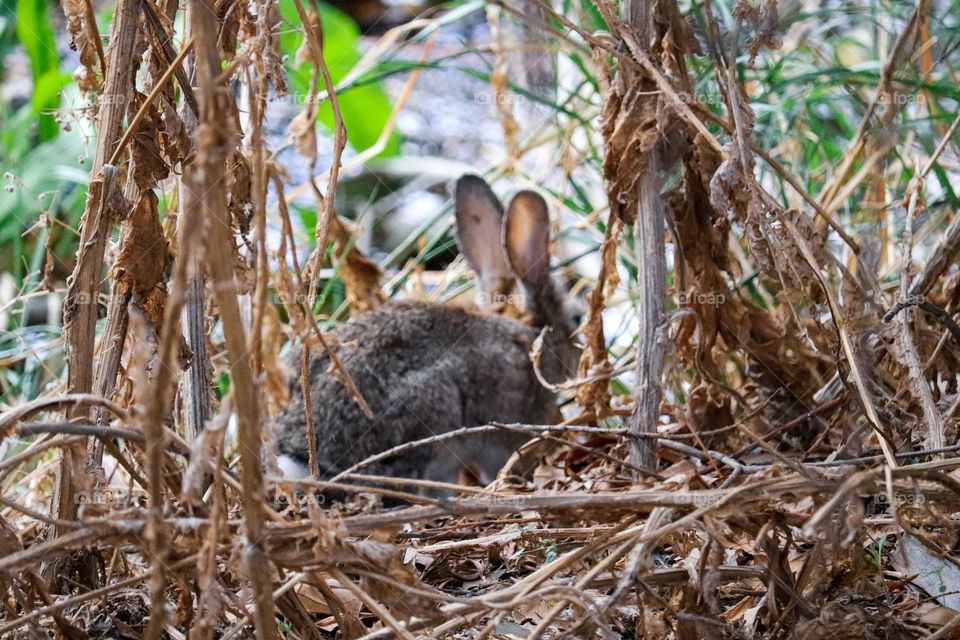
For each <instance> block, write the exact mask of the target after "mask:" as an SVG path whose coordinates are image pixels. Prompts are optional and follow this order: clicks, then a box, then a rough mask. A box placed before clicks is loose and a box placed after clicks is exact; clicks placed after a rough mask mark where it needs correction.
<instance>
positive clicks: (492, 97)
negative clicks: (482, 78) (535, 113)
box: [473, 93, 528, 107]
mask: <svg viewBox="0 0 960 640" xmlns="http://www.w3.org/2000/svg"><path fill="white" fill-rule="evenodd" d="M473 99H474V102H476V103H477V104H495V105H498V106H501V107H504V106H507V107H509V106H512V105H515V104H525V103H526V102H528V100H527V97H526V96H522V95H519V94H516V93H478V94H476V95H475V96H474V98H473Z"/></svg>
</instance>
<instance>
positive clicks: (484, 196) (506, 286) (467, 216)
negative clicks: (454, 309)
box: [456, 175, 513, 296]
mask: <svg viewBox="0 0 960 640" xmlns="http://www.w3.org/2000/svg"><path fill="white" fill-rule="evenodd" d="M456 219H457V245H459V247H460V253H462V254H463V255H464V257H465V258H466V259H467V263H468V264H469V265H470V267H471V268H472V269H473V270H474V272H476V274H477V277H478V278H479V279H480V289H481V290H482V292H483V294H484V295H486V296H492V295H494V294H497V293H508V292H509V291H510V289H511V288H512V287H513V275H512V273H511V271H510V266H509V265H508V264H507V260H506V257H505V256H504V255H503V244H502V243H501V239H500V234H501V230H502V229H503V205H502V204H500V200H498V199H497V196H496V195H495V194H494V193H493V190H492V189H490V186H489V185H488V184H487V183H486V182H485V181H484V180H483V178H481V177H479V176H475V175H465V176H463V177H461V178H460V179H459V180H457V187H456Z"/></svg>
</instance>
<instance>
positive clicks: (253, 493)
mask: <svg viewBox="0 0 960 640" xmlns="http://www.w3.org/2000/svg"><path fill="white" fill-rule="evenodd" d="M190 6H191V17H192V22H191V29H192V36H193V37H194V38H196V46H195V48H196V58H197V69H196V70H197V92H198V102H199V107H200V121H199V124H198V127H197V140H198V144H197V158H196V161H195V163H194V165H193V166H192V167H191V168H190V169H191V171H190V172H189V173H188V175H187V178H186V179H185V180H184V184H185V186H186V189H185V191H186V193H187V194H189V197H190V198H193V199H194V200H193V202H192V203H191V204H188V205H187V207H186V208H187V210H188V211H189V210H190V209H191V208H192V207H196V211H197V212H198V213H199V214H202V216H201V218H200V219H202V220H204V221H205V226H206V229H205V231H206V233H205V234H204V240H205V243H206V249H207V253H206V256H207V258H208V267H209V272H210V276H211V280H212V282H211V285H212V287H213V293H214V297H215V298H216V301H217V307H218V308H219V310H220V318H221V320H222V322H223V333H224V339H225V342H226V349H227V358H228V360H229V363H230V380H231V386H232V389H233V398H234V401H235V403H236V407H237V421H238V423H239V432H238V448H239V451H240V464H241V468H242V475H241V485H242V487H243V511H244V518H245V524H246V541H245V542H246V547H245V549H244V552H243V567H244V571H245V573H246V576H247V578H248V579H249V580H250V584H251V587H252V589H253V600H254V610H255V613H256V616H255V622H256V624H255V627H256V632H257V638H258V639H260V640H272V638H274V637H276V628H275V625H274V624H273V611H274V602H273V595H272V589H271V586H270V579H271V575H272V571H271V570H270V562H269V560H268V558H267V557H266V555H265V554H264V552H263V548H262V547H263V533H264V522H263V509H264V501H265V493H264V488H263V471H262V469H261V463H260V446H261V445H260V408H259V406H258V401H257V398H258V394H257V391H256V388H255V385H254V381H253V371H252V368H251V363H250V354H249V345H248V343H247V338H246V333H245V331H244V327H243V322H242V320H241V319H240V309H239V305H238V302H237V288H236V283H235V280H234V274H233V251H232V250H229V248H231V247H233V246H234V240H233V237H232V226H231V220H230V214H229V210H228V209H227V206H226V193H225V184H224V172H225V161H226V157H227V152H228V149H229V145H230V144H231V142H232V137H231V134H232V132H231V131H229V129H228V128H226V127H224V124H223V120H222V115H223V114H224V113H228V112H229V109H228V108H227V107H226V103H227V101H229V100H232V96H231V95H230V94H229V93H228V92H227V90H226V89H225V88H223V87H221V86H219V85H218V84H217V83H216V78H217V76H218V75H219V72H220V53H219V49H218V44H217V33H218V29H217V25H218V20H217V14H216V10H215V8H214V5H213V2H212V1H211V0H192V2H191V4H190Z"/></svg>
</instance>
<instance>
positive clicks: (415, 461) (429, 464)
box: [275, 176, 579, 482]
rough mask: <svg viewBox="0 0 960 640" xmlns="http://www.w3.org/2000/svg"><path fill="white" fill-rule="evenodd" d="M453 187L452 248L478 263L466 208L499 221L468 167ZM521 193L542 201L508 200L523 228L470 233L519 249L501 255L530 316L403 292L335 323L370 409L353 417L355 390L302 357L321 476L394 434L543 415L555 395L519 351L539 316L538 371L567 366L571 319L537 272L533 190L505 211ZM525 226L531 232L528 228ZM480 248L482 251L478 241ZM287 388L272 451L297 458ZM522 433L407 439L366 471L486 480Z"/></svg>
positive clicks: (573, 353) (390, 443) (297, 407)
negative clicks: (417, 298) (421, 443)
mask: <svg viewBox="0 0 960 640" xmlns="http://www.w3.org/2000/svg"><path fill="white" fill-rule="evenodd" d="M457 191H458V198H457V201H458V211H457V219H458V222H459V224H458V236H459V238H458V239H459V241H460V244H461V249H462V250H463V249H464V248H465V246H466V250H465V253H466V254H467V258H468V261H469V262H470V263H471V265H472V266H474V268H475V269H484V268H486V267H485V266H484V265H482V264H481V265H477V264H475V262H476V261H475V260H473V259H471V258H472V257H473V258H476V254H477V252H476V251H475V250H473V249H475V248H476V246H478V240H481V239H478V238H476V237H471V238H469V239H467V238H466V236H467V235H469V234H471V233H475V232H474V231H473V229H475V228H477V227H475V226H474V225H473V224H472V223H471V222H469V220H468V215H467V214H471V213H472V214H478V215H479V218H481V219H482V218H485V217H489V216H494V215H495V216H497V222H498V224H497V227H496V228H497V229H499V217H500V216H502V215H503V214H502V211H503V210H502V207H500V206H499V203H498V202H497V201H496V199H495V197H494V196H493V194H492V192H491V191H490V190H489V187H487V186H486V183H483V181H482V180H480V179H479V178H476V177H474V176H465V177H464V178H461V180H460V181H459V182H458V185H457ZM484 191H485V193H484ZM465 195H468V196H469V197H463V196H465ZM521 197H522V198H525V199H526V200H527V204H530V203H534V204H535V205H536V206H540V205H541V204H542V207H543V209H542V211H541V210H537V211H533V212H532V213H530V214H529V216H528V215H527V214H528V212H526V211H524V212H520V213H517V214H516V215H514V213H513V211H511V213H510V214H508V216H514V217H513V219H514V220H520V221H522V222H523V223H524V224H519V225H515V226H518V227H523V231H514V229H512V228H511V225H510V224H509V223H508V224H507V225H506V226H507V234H508V237H505V238H504V239H503V240H501V238H493V239H491V238H485V239H482V240H483V241H484V242H486V243H496V246H497V247H500V246H502V245H501V242H503V241H505V242H506V243H507V245H508V250H507V251H506V254H507V255H510V256H511V262H512V261H513V259H514V254H516V253H524V252H526V254H525V255H519V256H518V257H516V260H517V261H518V262H521V263H524V264H522V265H519V266H518V265H517V264H511V266H512V267H513V269H514V270H515V271H517V272H518V273H521V272H522V277H520V278H519V280H520V282H521V284H522V285H523V289H524V291H525V296H524V297H525V300H526V305H527V308H528V311H529V312H530V316H531V318H533V320H534V322H533V326H531V325H527V324H524V323H522V322H520V321H518V320H514V319H512V318H507V317H499V316H493V315H481V314H479V313H472V312H469V311H466V310H463V309H459V308H455V307H447V306H442V305H438V304H433V303H427V302H411V301H404V302H390V303H387V304H385V305H383V306H382V307H380V308H378V309H376V310H374V311H370V312H367V313H364V314H361V315H358V316H356V317H354V318H352V319H351V320H350V321H349V322H347V323H345V324H343V325H342V326H340V327H339V328H338V329H337V330H336V331H335V336H336V339H337V343H338V345H337V347H336V349H337V354H338V356H339V357H340V359H341V360H342V361H343V363H344V365H345V366H346V368H347V370H348V371H349V372H350V374H351V375H352V376H353V378H354V380H355V381H356V383H357V386H358V387H359V389H360V390H361V392H362V393H363V396H364V398H365V399H366V401H367V403H368V404H369V406H370V408H371V409H372V411H373V415H374V418H373V419H372V420H371V419H369V418H367V417H366V416H364V414H363V413H362V412H361V410H360V408H359V407H358V406H357V403H356V402H355V400H354V399H353V398H351V397H350V395H349V394H348V393H347V392H346V390H345V389H344V388H343V386H342V385H341V383H340V382H338V381H336V380H335V379H334V378H333V376H332V375H331V373H330V363H329V360H328V359H327V358H326V357H324V356H323V355H322V354H317V355H315V356H313V358H312V360H311V363H310V380H311V385H310V394H311V401H312V405H313V422H314V425H315V428H316V431H317V461H318V463H319V467H320V470H321V476H322V477H330V476H332V475H334V474H336V473H338V472H339V471H342V470H343V469H346V468H348V467H350V466H352V465H354V464H356V463H357V462H359V461H361V460H363V459H364V458H367V457H369V456H371V455H374V454H376V453H379V452H381V451H384V450H386V449H390V448H392V447H395V446H397V445H400V444H403V443H406V442H410V441H412V440H417V439H421V438H426V437H429V436H433V435H438V434H441V433H446V432H448V431H452V430H454V429H459V428H460V427H465V426H477V425H483V424H488V423H490V422H505V423H512V422H520V423H527V424H544V423H549V422H554V421H555V418H556V417H557V415H558V412H557V406H556V398H555V397H554V394H553V393H552V392H550V391H549V390H548V389H546V388H545V387H544V386H543V385H542V384H540V382H539V381H538V380H537V377H536V375H535V373H534V370H533V365H532V363H531V360H530V356H529V354H530V351H531V350H532V347H533V341H534V340H535V338H536V337H537V335H539V333H540V331H541V329H543V328H545V327H548V330H547V332H546V334H545V337H544V344H543V350H542V357H541V361H540V370H541V373H542V374H543V376H544V378H546V379H547V380H549V381H550V382H560V381H562V380H565V379H567V378H569V377H573V376H574V375H575V373H576V365H577V360H578V358H579V351H578V349H577V347H576V346H575V343H574V342H573V333H574V331H575V326H573V324H572V322H571V321H570V320H568V319H567V317H566V314H565V311H564V308H563V304H562V296H561V294H560V292H558V291H557V289H556V287H555V285H554V282H553V280H552V279H551V278H550V276H549V269H548V267H547V264H546V262H547V261H548V259H549V257H548V256H547V255H537V254H538V253H540V252H545V251H546V243H545V235H544V234H546V232H547V230H546V227H545V226H543V225H545V224H546V221H545V219H544V216H545V212H546V204H545V203H543V201H542V199H541V198H540V197H539V196H537V195H535V194H532V193H531V192H524V193H523V194H519V195H518V197H517V198H515V200H514V202H513V203H511V210H512V209H514V208H515V207H514V205H515V203H517V200H518V198H521ZM537 200H539V203H538V202H536V201H537ZM478 207H479V209H480V210H479V211H478ZM535 208H536V207H535ZM480 227H482V228H485V229H486V230H487V232H488V235H489V229H490V228H491V227H490V220H489V219H486V220H485V221H484V222H483V224H482V225H480ZM511 233H512V234H513V237H512V238H511V237H509V236H510V234H511ZM531 233H533V234H534V235H536V234H541V236H540V237H538V238H531V237H530V234H531ZM511 242H512V243H513V245H514V247H513V249H514V250H513V251H511V250H510V245H511ZM471 244H472V246H473V249H472V248H471V247H470V246H468V245H471ZM484 253H485V254H486V255H488V256H489V255H491V252H490V247H489V245H486V246H485V249H484ZM483 260H484V258H482V257H481V261H483ZM524 261H526V262H524ZM541 262H542V263H543V264H539V263H541ZM504 263H505V261H504ZM527 263H529V264H527ZM497 268H499V267H497ZM485 275H487V276H488V277H486V278H481V280H485V281H486V282H491V283H498V284H494V285H493V286H497V287H501V285H500V284H499V281H500V280H501V279H502V278H501V277H500V276H502V275H503V274H493V275H492V277H491V274H489V273H486V274H485ZM295 365H296V363H294V366H295ZM290 391H291V397H290V403H289V405H288V407H287V408H286V409H285V410H284V411H283V412H282V413H281V414H280V416H279V417H278V418H277V420H276V422H275V427H276V436H277V445H278V452H279V453H280V454H286V455H288V456H290V457H292V458H294V459H295V460H298V461H301V462H303V463H304V464H306V462H307V460H308V454H307V450H306V446H307V445H306V442H307V439H306V433H305V432H306V424H305V422H306V421H305V419H304V414H303V412H304V402H303V395H302V392H301V388H300V384H299V377H298V376H294V379H293V380H292V381H291V385H290ZM525 439H526V437H525V436H523V435H521V434H516V433H511V432H496V433H486V434H482V435H477V436H471V437H470V438H466V439H463V438H457V439H452V440H447V441H444V442H440V443H437V444H435V445H433V446H432V448H431V449H422V448H421V449H416V450H414V451H412V452H409V453H406V454H403V455H401V456H398V457H393V458H389V459H387V460H384V461H382V462H381V463H378V464H377V465H373V466H371V467H369V468H367V469H366V471H367V472H371V473H379V474H386V475H391V476H401V477H411V478H426V479H430V480H439V481H444V482H455V481H456V480H457V478H458V476H459V475H460V474H461V472H463V471H464V470H465V469H469V470H470V471H472V472H473V473H474V474H475V475H477V476H479V477H480V478H482V479H483V480H485V481H486V480H490V479H492V477H494V476H495V474H496V472H497V471H498V470H499V469H500V467H501V466H502V465H503V463H504V462H506V460H507V458H508V457H509V456H510V454H511V453H512V452H513V451H514V450H515V449H516V448H517V447H518V446H519V445H520V444H522V443H523V441H524V440H525Z"/></svg>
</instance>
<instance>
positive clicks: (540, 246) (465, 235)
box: [456, 175, 580, 383]
mask: <svg viewBox="0 0 960 640" xmlns="http://www.w3.org/2000/svg"><path fill="white" fill-rule="evenodd" d="M456 220H457V243H458V245H459V247H460V252H461V253H462V254H463V255H464V257H465V258H466V260H467V263H468V264H469V265H470V266H471V268H473V270H474V271H475V272H476V274H477V279H478V284H479V289H480V299H481V302H482V303H483V306H486V307H488V308H492V309H499V308H502V307H503V306H504V303H505V302H506V301H508V300H509V299H510V296H511V294H512V293H513V292H514V291H515V289H516V282H519V283H520V285H521V290H522V293H523V296H522V297H523V307H524V309H525V310H526V311H527V313H528V314H529V316H530V324H531V325H532V326H533V327H535V328H537V329H546V330H547V331H546V334H545V336H544V340H543V352H542V354H541V366H542V370H543V373H544V375H545V376H546V377H547V380H548V381H549V382H552V383H557V382H561V381H563V380H566V379H567V378H572V377H575V375H576V368H577V362H578V360H579V356H580V351H579V349H578V348H577V346H576V343H575V339H574V333H575V332H576V328H577V321H576V320H575V314H574V313H572V312H571V310H570V309H569V308H568V305H567V304H565V294H566V292H565V291H562V290H561V288H560V287H559V286H558V284H557V282H556V281H555V280H554V278H553V277H552V276H551V274H550V213H549V210H548V208H547V203H546V201H545V200H544V199H543V197H542V196H540V195H539V194H538V193H536V192H533V191H526V190H525V191H520V192H519V193H517V194H516V195H515V196H514V197H513V199H512V200H511V201H510V204H509V205H508V206H507V210H506V215H505V216H504V208H503V205H502V204H501V203H500V200H499V199H498V198H497V196H496V195H495V194H494V193H493V190H491V189H490V186H489V185H488V184H487V183H486V182H485V181H484V180H483V178H480V177H478V176H475V175H465V176H463V177H461V178H460V179H459V180H458V181H457V186H456Z"/></svg>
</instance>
